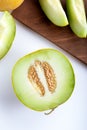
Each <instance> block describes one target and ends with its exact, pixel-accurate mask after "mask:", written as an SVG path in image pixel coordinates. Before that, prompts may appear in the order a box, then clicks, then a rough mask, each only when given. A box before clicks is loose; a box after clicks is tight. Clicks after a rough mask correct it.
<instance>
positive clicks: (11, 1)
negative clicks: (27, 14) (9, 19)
mask: <svg viewBox="0 0 87 130" xmlns="http://www.w3.org/2000/svg"><path fill="white" fill-rule="evenodd" d="M23 1H24V0H0V11H6V10H14V9H16V8H17V7H19V6H20V5H21V4H22V3H23Z"/></svg>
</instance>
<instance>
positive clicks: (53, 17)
mask: <svg viewBox="0 0 87 130" xmlns="http://www.w3.org/2000/svg"><path fill="white" fill-rule="evenodd" d="M39 3H40V6H41V8H42V10H43V12H44V13H45V14H46V16H47V17H48V19H49V20H50V21H51V22H52V23H53V24H55V25H57V26H62V27H63V26H67V25H68V19H67V16H66V13H65V11H64V9H63V7H62V4H61V2H60V0H39Z"/></svg>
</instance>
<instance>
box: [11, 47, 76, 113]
mask: <svg viewBox="0 0 87 130" xmlns="http://www.w3.org/2000/svg"><path fill="white" fill-rule="evenodd" d="M12 85H13V89H14V92H15V94H16V96H17V97H18V98H19V100H20V101H21V102H22V103H23V104H25V105H26V106H27V107H29V108H31V109H33V110H36V111H45V110H49V109H54V108H55V107H57V106H59V105H60V104H62V103H64V102H65V101H66V100H68V99H69V97H70V96H71V94H72V92H73V90H74V85H75V75H74V71H73V68H72V66H71V63H70V62H69V60H68V59H67V58H66V57H65V56H64V55H63V54H62V53H60V52H59V51H57V50H54V49H42V50H38V51H36V52H33V53H31V54H29V55H26V56H24V57H22V58H21V59H19V60H18V61H17V63H16V64H15V65H14V67H13V71H12Z"/></svg>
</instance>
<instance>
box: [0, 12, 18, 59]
mask: <svg viewBox="0 0 87 130" xmlns="http://www.w3.org/2000/svg"><path fill="white" fill-rule="evenodd" d="M15 33H16V24H15V21H14V18H13V17H12V16H11V14H10V13H9V12H7V11H5V12H4V14H3V16H2V18H1V20H0V59H1V58H3V57H4V56H5V55H6V54H7V52H8V51H9V49H10V47H11V45H12V43H13V40H14V37H15Z"/></svg>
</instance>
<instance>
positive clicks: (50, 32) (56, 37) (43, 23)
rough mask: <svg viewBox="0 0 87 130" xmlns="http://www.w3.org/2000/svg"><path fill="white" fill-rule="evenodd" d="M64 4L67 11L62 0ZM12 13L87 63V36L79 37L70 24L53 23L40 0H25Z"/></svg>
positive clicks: (63, 2)
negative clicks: (43, 9)
mask: <svg viewBox="0 0 87 130" xmlns="http://www.w3.org/2000/svg"><path fill="white" fill-rule="evenodd" d="M84 3H85V9H86V13H87V0H84ZM62 4H63V7H64V9H65V11H66V6H65V0H62ZM12 15H13V16H14V17H15V18H16V19H17V20H19V21H20V22H22V23H23V24H25V25H26V26H28V27H29V28H31V29H32V30H33V31H35V32H37V33H39V34H40V35H42V36H43V37H45V38H46V39H48V40H50V41H51V42H52V43H54V44H55V45H57V46H58V47H60V48H62V49H64V50H65V51H67V52H68V53H70V54H71V55H73V56H74V57H76V58H78V59H79V60H80V61H82V62H83V63H85V64H87V38H78V37H77V36H76V35H75V34H74V33H73V32H72V30H71V29H70V27H69V26H67V27H58V26H55V25H53V24H52V23H51V22H50V21H49V20H48V19H47V17H46V16H45V14H44V13H43V11H42V10H41V8H40V5H39V3H38V0H25V1H24V3H23V4H22V5H21V6H20V7H19V8H17V9H16V10H14V11H13V12H12Z"/></svg>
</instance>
